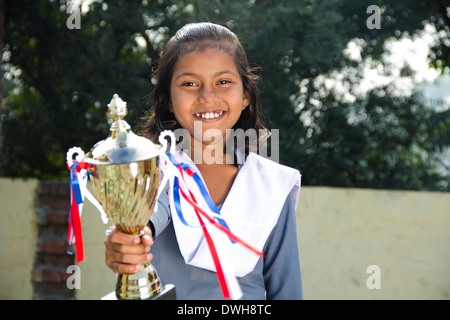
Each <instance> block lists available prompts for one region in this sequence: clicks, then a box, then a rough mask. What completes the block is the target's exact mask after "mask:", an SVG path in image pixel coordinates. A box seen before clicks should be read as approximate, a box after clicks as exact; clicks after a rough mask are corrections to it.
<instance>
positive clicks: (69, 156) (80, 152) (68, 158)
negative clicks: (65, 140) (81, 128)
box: [66, 147, 84, 168]
mask: <svg viewBox="0 0 450 320" xmlns="http://www.w3.org/2000/svg"><path fill="white" fill-rule="evenodd" d="M75 154H76V155H77V156H76V157H75V160H76V161H78V162H80V161H82V160H83V159H84V151H83V149H81V148H78V147H73V148H70V149H69V150H68V151H67V153H66V161H67V165H68V166H69V168H70V167H72V164H73V160H74V158H73V156H74V155H75Z"/></svg>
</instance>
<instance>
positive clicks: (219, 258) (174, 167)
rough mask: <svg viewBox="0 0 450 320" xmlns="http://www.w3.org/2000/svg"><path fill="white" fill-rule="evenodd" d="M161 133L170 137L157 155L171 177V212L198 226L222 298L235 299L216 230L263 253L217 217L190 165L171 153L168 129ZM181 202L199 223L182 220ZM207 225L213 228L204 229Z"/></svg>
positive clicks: (234, 282)
mask: <svg viewBox="0 0 450 320" xmlns="http://www.w3.org/2000/svg"><path fill="white" fill-rule="evenodd" d="M164 134H165V135H169V136H171V139H172V145H171V150H170V152H168V153H165V154H162V155H161V158H162V159H161V160H162V161H163V168H165V169H166V170H165V177H164V178H166V179H173V180H172V185H173V190H172V192H173V203H171V205H173V206H174V208H175V212H176V214H177V216H178V218H179V219H180V221H181V222H182V224H183V225H185V226H187V227H191V228H198V227H201V228H202V231H203V235H204V239H205V241H206V243H207V245H208V248H209V251H210V254H211V258H212V260H213V263H214V267H215V270H216V273H217V278H218V281H219V285H220V288H221V290H222V294H223V296H224V298H225V299H239V298H240V297H241V296H242V291H241V289H240V286H239V284H238V282H237V279H236V276H235V275H234V271H233V268H232V266H231V265H230V264H229V259H228V257H227V252H226V249H225V246H223V245H222V243H221V241H223V239H224V238H223V237H221V236H220V234H218V233H223V234H225V235H226V236H227V238H228V239H229V240H231V242H232V243H239V244H240V245H243V246H244V247H245V248H247V249H248V250H250V251H252V252H253V253H254V254H256V255H258V256H261V255H263V252H262V251H259V250H257V249H255V248H253V247H252V246H251V245H249V244H248V243H246V242H245V241H243V240H242V239H240V238H239V237H237V236H236V235H235V234H234V233H233V232H232V231H231V230H230V228H229V227H228V225H227V223H226V221H225V219H224V218H223V217H221V216H220V211H219V209H218V208H217V206H216V205H215V203H214V201H213V200H212V198H211V196H210V195H209V192H208V190H207V188H206V187H205V185H204V183H203V181H202V179H201V178H200V176H199V175H198V174H197V173H196V172H195V171H194V170H193V169H192V168H190V167H189V165H188V164H186V163H183V162H177V161H176V159H175V157H174V155H173V154H172V153H173V152H175V150H174V141H175V139H174V137H173V135H171V132H163V133H162V134H161V136H164ZM161 136H160V142H161V143H162V144H163V150H165V149H166V148H167V146H166V145H167V142H166V140H165V139H161ZM163 187H164V185H163V184H162V186H161V189H162V188H163ZM194 187H195V188H197V189H198V191H199V192H200V195H201V196H202V198H203V200H204V201H205V202H206V204H207V207H203V208H202V207H201V206H200V205H199V201H198V200H197V199H196V197H195V195H194V192H193V191H194V190H193V189H192V188H194ZM182 201H186V202H187V203H188V204H189V205H191V206H192V208H193V209H194V212H195V215H196V217H197V220H198V222H199V225H192V224H190V223H188V222H187V221H188V220H189V221H192V219H186V217H185V216H184V215H185V214H186V213H184V212H183V210H182V205H181V202H182ZM209 226H212V227H214V228H208V227H209ZM217 230H218V231H220V232H218V231H217Z"/></svg>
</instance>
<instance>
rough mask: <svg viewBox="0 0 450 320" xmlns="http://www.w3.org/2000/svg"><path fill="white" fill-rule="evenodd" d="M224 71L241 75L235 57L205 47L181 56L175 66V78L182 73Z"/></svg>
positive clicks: (219, 50) (213, 48)
mask: <svg viewBox="0 0 450 320" xmlns="http://www.w3.org/2000/svg"><path fill="white" fill-rule="evenodd" d="M224 70H230V71H232V72H234V73H236V75H238V74H239V71H238V68H237V66H236V63H235V59H234V56H233V55H231V54H229V53H228V52H226V51H223V50H221V49H219V48H215V47H205V48H202V49H196V50H193V51H190V52H188V53H186V54H184V55H183V56H181V57H180V58H179V59H178V60H177V62H176V64H175V66H174V72H173V76H174V78H176V77H179V75H180V73H191V74H197V73H198V74H215V73H217V72H221V71H224Z"/></svg>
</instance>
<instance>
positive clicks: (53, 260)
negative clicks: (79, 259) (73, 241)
mask: <svg viewBox="0 0 450 320" xmlns="http://www.w3.org/2000/svg"><path fill="white" fill-rule="evenodd" d="M47 261H48V263H49V264H51V265H52V266H55V267H68V266H70V265H72V264H74V263H75V258H74V255H70V254H68V253H64V254H52V255H49V256H48V257H47Z"/></svg>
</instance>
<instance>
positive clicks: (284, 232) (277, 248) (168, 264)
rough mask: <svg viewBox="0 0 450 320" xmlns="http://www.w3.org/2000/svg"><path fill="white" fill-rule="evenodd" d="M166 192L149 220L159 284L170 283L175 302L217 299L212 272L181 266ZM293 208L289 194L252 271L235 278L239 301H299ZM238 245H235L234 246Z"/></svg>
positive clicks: (215, 282)
mask: <svg viewBox="0 0 450 320" xmlns="http://www.w3.org/2000/svg"><path fill="white" fill-rule="evenodd" d="M168 200H169V199H168V195H167V193H166V191H163V192H162V193H161V196H160V198H159V200H158V211H157V212H155V213H154V214H153V215H152V217H151V219H150V221H151V222H152V224H153V227H154V232H155V242H154V245H153V246H152V248H151V252H152V254H153V260H152V264H153V265H154V266H155V268H156V270H157V272H158V275H159V277H160V278H161V281H162V283H163V284H169V283H170V284H174V285H175V287H176V293H177V299H179V300H208V299H210V300H220V299H223V296H222V291H221V289H220V285H219V282H218V279H217V275H216V273H215V272H211V271H208V270H205V269H201V268H198V267H194V266H190V265H188V264H186V263H185V261H184V259H183V256H182V255H181V252H180V250H179V248H178V244H177V239H176V236H175V231H174V228H173V224H172V221H171V218H170V209H169V201H168ZM296 230H297V227H296V219H295V205H294V200H293V198H292V196H291V195H289V196H288V197H287V199H286V201H285V203H284V206H283V209H282V211H281V213H280V216H279V218H278V221H277V224H276V225H275V227H274V228H273V230H272V232H271V234H270V236H269V238H268V239H267V241H266V244H265V246H264V249H263V250H264V256H262V257H260V258H259V260H258V262H257V264H256V267H255V268H254V270H253V271H252V272H250V273H249V274H247V275H245V276H244V277H240V278H238V282H239V284H240V286H241V290H242V293H243V297H242V298H241V299H243V300H265V299H268V300H297V299H302V298H303V294H302V281H301V273H300V262H299V260H300V259H299V252H298V245H297V232H296ZM236 245H239V244H236Z"/></svg>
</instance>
